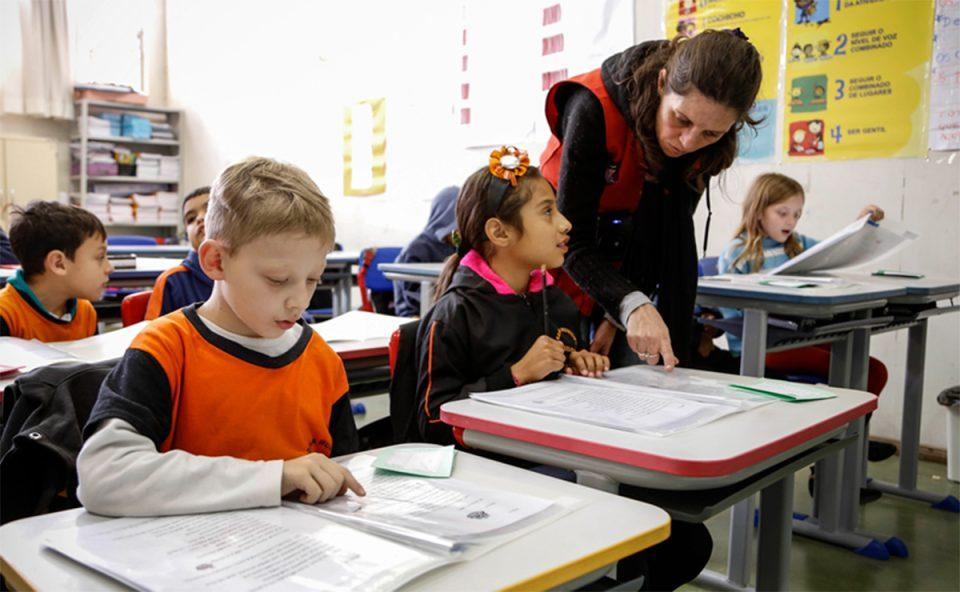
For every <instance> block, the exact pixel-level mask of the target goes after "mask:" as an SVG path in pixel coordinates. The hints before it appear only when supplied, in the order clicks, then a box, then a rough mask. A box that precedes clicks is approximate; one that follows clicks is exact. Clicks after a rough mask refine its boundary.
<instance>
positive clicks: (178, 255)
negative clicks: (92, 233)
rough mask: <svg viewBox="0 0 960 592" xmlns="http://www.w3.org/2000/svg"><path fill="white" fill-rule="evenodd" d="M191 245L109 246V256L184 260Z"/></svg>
mask: <svg viewBox="0 0 960 592" xmlns="http://www.w3.org/2000/svg"><path fill="white" fill-rule="evenodd" d="M191 250H192V247H191V246H190V245H107V255H136V256H137V257H164V258H167V259H178V260H181V261H182V260H183V259H186V258H187V255H189V254H190V251H191Z"/></svg>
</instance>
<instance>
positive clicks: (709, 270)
mask: <svg viewBox="0 0 960 592" xmlns="http://www.w3.org/2000/svg"><path fill="white" fill-rule="evenodd" d="M718 259H719V257H704V258H703V259H701V260H700V263H699V265H698V271H699V273H698V274H697V275H698V276H699V277H706V276H711V275H717V260H718Z"/></svg>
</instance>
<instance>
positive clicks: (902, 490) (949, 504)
mask: <svg viewBox="0 0 960 592" xmlns="http://www.w3.org/2000/svg"><path fill="white" fill-rule="evenodd" d="M926 350H927V321H926V319H924V320H922V321H920V322H918V323H917V324H916V325H914V326H913V327H910V329H909V330H908V333H907V376H906V380H905V381H904V386H903V420H902V423H901V427H900V476H899V483H898V485H894V484H893V483H886V482H883V481H875V480H872V479H871V480H868V481H867V487H869V488H871V489H876V490H877V491H882V492H884V493H891V494H893V495H899V496H902V497H907V498H911V499H915V500H920V501H923V502H929V503H931V504H933V506H934V507H935V508H938V509H941V510H948V511H952V512H957V511H960V503H958V501H957V498H955V497H954V496H952V495H948V496H946V497H943V496H942V495H938V494H935V493H928V492H926V491H921V490H919V489H917V464H918V457H919V454H920V412H921V411H922V410H923V374H924V361H925V358H926Z"/></svg>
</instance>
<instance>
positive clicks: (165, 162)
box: [160, 155, 180, 179]
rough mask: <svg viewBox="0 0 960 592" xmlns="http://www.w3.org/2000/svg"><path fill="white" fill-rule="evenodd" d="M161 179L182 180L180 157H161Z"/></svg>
mask: <svg viewBox="0 0 960 592" xmlns="http://www.w3.org/2000/svg"><path fill="white" fill-rule="evenodd" d="M160 178H161V179H179V178H180V157H179V156H166V155H164V156H161V157H160Z"/></svg>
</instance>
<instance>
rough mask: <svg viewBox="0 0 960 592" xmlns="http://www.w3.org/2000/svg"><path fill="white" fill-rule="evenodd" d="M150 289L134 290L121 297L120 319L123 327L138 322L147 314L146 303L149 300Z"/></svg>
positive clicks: (151, 292)
mask: <svg viewBox="0 0 960 592" xmlns="http://www.w3.org/2000/svg"><path fill="white" fill-rule="evenodd" d="M151 294H153V291H152V290H145V291H143V292H134V293H133V294H128V295H127V296H124V297H123V300H122V301H120V320H121V321H122V322H123V326H124V327H129V326H130V325H133V324H136V323H139V322H140V321H142V320H143V318H144V317H145V316H147V304H148V303H149V302H150V295H151Z"/></svg>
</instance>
